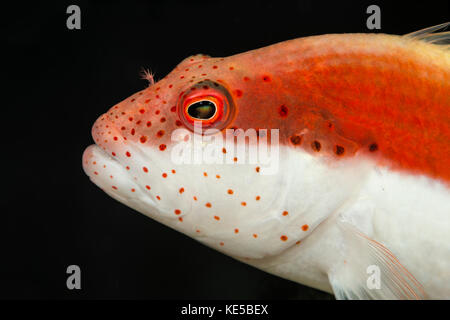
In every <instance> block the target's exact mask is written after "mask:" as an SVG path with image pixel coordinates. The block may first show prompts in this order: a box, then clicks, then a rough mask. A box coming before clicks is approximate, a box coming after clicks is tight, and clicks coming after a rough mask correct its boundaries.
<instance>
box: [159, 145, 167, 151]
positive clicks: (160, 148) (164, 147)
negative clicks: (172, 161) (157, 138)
mask: <svg viewBox="0 0 450 320" xmlns="http://www.w3.org/2000/svg"><path fill="white" fill-rule="evenodd" d="M166 148H167V146H166V145H165V144H160V145H159V150H161V151H164V150H166Z"/></svg>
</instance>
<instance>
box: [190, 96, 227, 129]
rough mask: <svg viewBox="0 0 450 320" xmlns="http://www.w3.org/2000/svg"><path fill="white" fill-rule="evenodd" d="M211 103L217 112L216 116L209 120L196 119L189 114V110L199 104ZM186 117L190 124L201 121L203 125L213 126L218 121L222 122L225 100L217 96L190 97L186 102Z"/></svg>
mask: <svg viewBox="0 0 450 320" xmlns="http://www.w3.org/2000/svg"><path fill="white" fill-rule="evenodd" d="M203 101H205V102H210V103H212V104H213V105H214V107H215V112H214V114H213V115H212V116H211V117H210V118H207V119H201V118H196V117H192V116H191V115H190V114H189V112H188V111H189V108H190V107H192V106H193V105H195V104H197V103H199V102H203ZM183 112H184V115H185V117H186V119H187V120H188V121H189V122H190V123H194V122H195V121H200V122H202V124H203V125H206V126H208V125H212V124H214V123H215V122H216V121H218V120H220V119H221V118H222V115H223V100H222V98H221V97H219V96H216V95H212V94H209V95H206V96H204V95H199V96H193V97H190V98H188V99H186V100H185V101H184V110H183Z"/></svg>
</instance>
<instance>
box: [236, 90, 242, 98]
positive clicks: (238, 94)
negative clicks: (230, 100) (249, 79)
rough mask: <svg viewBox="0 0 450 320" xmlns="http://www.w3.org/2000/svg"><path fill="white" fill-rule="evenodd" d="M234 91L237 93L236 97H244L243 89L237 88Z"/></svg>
mask: <svg viewBox="0 0 450 320" xmlns="http://www.w3.org/2000/svg"><path fill="white" fill-rule="evenodd" d="M234 93H235V94H236V97H238V98H240V97H242V94H243V93H242V90H239V89H236V90H235V91H234Z"/></svg>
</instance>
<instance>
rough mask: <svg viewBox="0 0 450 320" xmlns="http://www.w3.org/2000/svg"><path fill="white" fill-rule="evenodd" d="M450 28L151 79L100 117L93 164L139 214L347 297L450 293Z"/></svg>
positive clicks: (95, 176) (181, 68)
mask: <svg viewBox="0 0 450 320" xmlns="http://www.w3.org/2000/svg"><path fill="white" fill-rule="evenodd" d="M448 25H449V23H445V24H441V25H438V26H435V27H431V28H427V29H423V30H420V31H417V32H413V33H410V34H408V35H403V36H398V35H388V34H326V35H320V36H312V37H305V38H299V39H294V40H289V41H285V42H281V43H278V44H274V45H270V46H267V47H264V48H260V49H256V50H252V51H248V52H244V53H240V54H236V55H233V56H229V57H223V58H214V57H210V56H207V55H203V54H198V55H194V56H191V57H188V58H186V59H185V60H183V61H182V62H181V63H179V64H178V65H177V66H176V67H175V69H174V70H173V71H171V72H170V73H169V74H168V75H167V76H165V77H164V78H162V79H161V80H159V81H157V82H155V81H154V80H153V75H152V74H151V73H146V74H145V77H146V78H147V80H148V81H149V85H148V87H146V88H145V89H144V90H142V91H139V92H137V93H135V94H133V95H132V96H130V97H129V98H127V99H125V100H123V101H122V102H120V103H118V104H116V105H114V106H113V107H112V108H111V109H110V110H109V111H107V112H106V113H105V114H103V115H101V116H100V117H99V118H98V119H97V120H96V122H95V123H94V125H93V128H92V136H93V139H94V141H95V144H94V145H91V146H89V147H88V148H87V149H86V150H85V151H84V154H83V160H82V161H83V168H84V171H85V172H86V174H87V175H88V176H89V178H90V179H91V180H92V182H93V183H95V184H96V185H97V186H99V187H100V188H101V189H102V190H103V191H104V192H106V193H107V194H108V195H110V196H111V197H112V198H114V199H116V200H118V201H120V202H122V203H124V204H125V205H127V206H129V207H131V208H133V209H135V210H136V211H138V212H141V213H143V214H145V215H147V216H148V217H150V218H152V219H154V220H156V221H158V222H160V223H163V224H164V225H167V226H169V227H171V228H173V229H175V230H177V231H179V232H182V233H184V234H186V235H188V236H189V237H191V238H193V239H195V240H197V241H199V242H201V243H203V244H204V245H206V246H209V247H211V248H214V249H216V250H218V251H220V252H222V253H224V254H226V255H229V256H231V257H233V258H235V259H237V260H239V261H242V262H244V263H246V264H249V265H252V266H254V267H256V268H259V269H261V270H264V271H266V272H268V273H271V274H274V275H277V276H280V277H282V278H285V279H288V280H291V281H294V282H297V283H300V284H303V285H306V286H310V287H313V288H316V289H319V290H323V291H326V292H330V293H333V294H334V295H335V297H336V298H337V299H449V298H450V144H449V141H450V51H449V50H450V49H449V46H448V43H449V39H450V35H449V32H444V29H445V28H446V27H447V26H448Z"/></svg>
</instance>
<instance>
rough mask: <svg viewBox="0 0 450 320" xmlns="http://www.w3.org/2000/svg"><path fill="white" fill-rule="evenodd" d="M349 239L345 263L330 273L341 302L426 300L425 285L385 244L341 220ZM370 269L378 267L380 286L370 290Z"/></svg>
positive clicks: (331, 282) (346, 244)
mask: <svg viewBox="0 0 450 320" xmlns="http://www.w3.org/2000/svg"><path fill="white" fill-rule="evenodd" d="M338 225H339V227H340V228H341V230H342V231H343V234H344V238H345V253H344V256H345V259H346V260H344V262H343V263H342V264H341V265H339V266H337V267H336V268H335V269H333V270H331V271H330V273H329V279H330V284H331V286H332V288H333V291H334V293H335V295H336V298H337V299H363V300H366V299H402V300H404V299H406V300H418V299H424V298H426V294H425V291H424V289H423V287H422V285H421V284H420V283H419V282H418V281H417V280H416V279H415V278H414V276H413V275H412V274H411V273H410V272H409V271H408V270H407V269H406V268H405V267H404V266H403V265H402V264H401V263H400V261H399V260H398V259H397V257H395V255H394V254H393V253H392V252H391V251H390V250H389V249H387V248H386V247H385V246H384V245H382V244H381V243H379V242H377V241H375V240H373V239H370V238H369V237H368V236H366V235H365V234H363V233H361V232H360V231H359V230H358V229H356V228H355V227H354V226H353V225H352V224H350V223H348V222H346V221H343V220H340V221H339V222H338ZM369 267H373V268H378V272H379V287H377V288H370V287H369V282H368V281H369V277H370V273H369V271H368V270H369Z"/></svg>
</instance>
